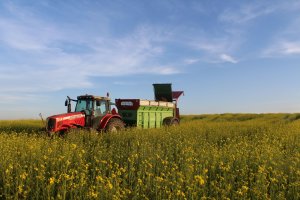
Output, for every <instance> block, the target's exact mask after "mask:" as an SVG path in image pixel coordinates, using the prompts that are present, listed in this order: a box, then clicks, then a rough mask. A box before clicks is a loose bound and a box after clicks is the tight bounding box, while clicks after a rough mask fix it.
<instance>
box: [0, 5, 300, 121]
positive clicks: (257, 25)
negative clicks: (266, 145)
mask: <svg viewBox="0 0 300 200" xmlns="http://www.w3.org/2000/svg"><path fill="white" fill-rule="evenodd" d="M299 78H300V1H299V0H286V1H282V0H249V1H247V0H244V1H236V0H228V1H220V0H219V1H217V0H201V1H200V0H185V1H183V0H151V1H146V0H129V1H125V0H115V1H110V0H105V1H104V0H99V1H94V0H84V1H77V0H64V1H60V0H40V1H34V0H27V1H23V0H2V1H1V2H0V111H1V112H0V113H1V114H0V119H15V118H18V119H19V118H38V114H39V113H40V112H41V113H42V114H43V115H44V116H49V115H52V114H57V113H63V112H65V111H66V108H65V107H64V100H65V97H66V96H67V95H69V96H71V97H73V98H75V97H76V96H78V95H81V94H86V93H88V94H95V95H101V96H104V95H106V92H110V95H111V97H112V98H142V99H153V88H152V83H164V82H167V83H173V89H174V90H184V91H185V96H184V97H182V98H181V99H180V101H179V107H180V108H181V112H182V113H183V114H203V113H266V112H267V113H277V112H292V113H294V112H300V79H299Z"/></svg>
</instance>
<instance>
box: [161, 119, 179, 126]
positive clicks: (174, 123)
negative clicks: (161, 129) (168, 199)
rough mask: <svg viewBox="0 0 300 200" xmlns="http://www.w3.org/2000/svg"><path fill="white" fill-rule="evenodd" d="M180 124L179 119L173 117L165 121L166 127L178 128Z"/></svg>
mask: <svg viewBox="0 0 300 200" xmlns="http://www.w3.org/2000/svg"><path fill="white" fill-rule="evenodd" d="M178 124H179V121H178V119H176V118H173V117H167V118H165V119H164V121H163V125H164V126H177V125H178Z"/></svg>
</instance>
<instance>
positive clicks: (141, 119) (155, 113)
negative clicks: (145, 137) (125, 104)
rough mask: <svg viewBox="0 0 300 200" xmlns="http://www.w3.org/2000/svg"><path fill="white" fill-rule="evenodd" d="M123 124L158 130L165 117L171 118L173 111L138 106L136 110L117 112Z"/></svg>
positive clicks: (170, 109) (165, 108)
mask: <svg viewBox="0 0 300 200" xmlns="http://www.w3.org/2000/svg"><path fill="white" fill-rule="evenodd" d="M119 114H120V115H121V116H122V118H123V120H124V122H125V123H126V124H128V125H130V126H137V127H140V128H159V127H161V126H162V123H163V120H164V119H165V118H166V117H172V116H173V109H172V108H167V107H158V106H140V107H139V108H138V109H137V110H119Z"/></svg>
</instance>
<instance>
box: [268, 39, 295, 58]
mask: <svg viewBox="0 0 300 200" xmlns="http://www.w3.org/2000/svg"><path fill="white" fill-rule="evenodd" d="M294 54H300V41H296V42H291V41H281V42H277V43H275V44H274V45H271V46H270V47H269V48H267V49H266V50H264V52H263V57H274V56H279V55H281V56H283V55H294Z"/></svg>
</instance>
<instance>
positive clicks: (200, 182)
mask: <svg viewBox="0 0 300 200" xmlns="http://www.w3.org/2000/svg"><path fill="white" fill-rule="evenodd" d="M194 178H195V180H196V181H197V182H198V183H199V184H200V185H204V183H205V181H204V179H203V177H202V176H200V175H196V176H195V177H194Z"/></svg>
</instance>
